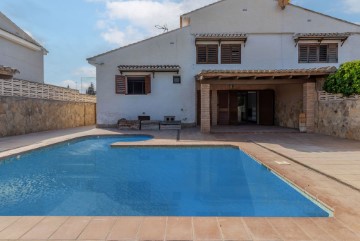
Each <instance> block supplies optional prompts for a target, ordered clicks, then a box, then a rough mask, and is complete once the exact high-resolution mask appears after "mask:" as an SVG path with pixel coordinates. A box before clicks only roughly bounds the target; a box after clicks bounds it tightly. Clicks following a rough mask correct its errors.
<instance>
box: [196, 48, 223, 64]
mask: <svg viewBox="0 0 360 241" xmlns="http://www.w3.org/2000/svg"><path fill="white" fill-rule="evenodd" d="M218 49H219V47H218V45H217V44H204V45H197V46H196V63H197V64H217V63H218Z"/></svg>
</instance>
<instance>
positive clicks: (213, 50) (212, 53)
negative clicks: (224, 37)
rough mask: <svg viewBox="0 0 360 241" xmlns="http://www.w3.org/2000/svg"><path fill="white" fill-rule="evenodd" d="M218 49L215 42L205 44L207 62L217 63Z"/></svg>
mask: <svg viewBox="0 0 360 241" xmlns="http://www.w3.org/2000/svg"><path fill="white" fill-rule="evenodd" d="M218 50H219V47H218V45H217V44H214V45H207V63H208V64H217V63H218Z"/></svg>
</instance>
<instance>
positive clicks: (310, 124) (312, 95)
mask: <svg viewBox="0 0 360 241" xmlns="http://www.w3.org/2000/svg"><path fill="white" fill-rule="evenodd" d="M303 96H304V97H303V101H304V107H303V108H304V113H305V115H306V117H305V118H306V132H307V133H313V132H314V131H315V102H316V84H315V83H305V84H304V85H303Z"/></svg>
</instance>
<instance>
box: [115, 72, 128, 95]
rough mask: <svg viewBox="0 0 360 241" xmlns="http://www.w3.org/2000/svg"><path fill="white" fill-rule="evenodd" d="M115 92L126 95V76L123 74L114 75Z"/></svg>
mask: <svg viewBox="0 0 360 241" xmlns="http://www.w3.org/2000/svg"><path fill="white" fill-rule="evenodd" d="M115 93H116V94H120V95H126V77H125V76H123V75H116V76H115Z"/></svg>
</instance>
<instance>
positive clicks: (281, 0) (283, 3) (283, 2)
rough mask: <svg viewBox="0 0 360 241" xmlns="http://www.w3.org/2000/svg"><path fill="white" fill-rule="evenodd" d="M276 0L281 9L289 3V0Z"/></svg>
mask: <svg viewBox="0 0 360 241" xmlns="http://www.w3.org/2000/svg"><path fill="white" fill-rule="evenodd" d="M278 2H279V6H280V7H281V9H282V10H284V9H285V7H286V5H288V4H289V3H290V0H278Z"/></svg>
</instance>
